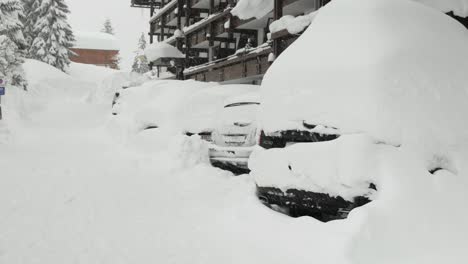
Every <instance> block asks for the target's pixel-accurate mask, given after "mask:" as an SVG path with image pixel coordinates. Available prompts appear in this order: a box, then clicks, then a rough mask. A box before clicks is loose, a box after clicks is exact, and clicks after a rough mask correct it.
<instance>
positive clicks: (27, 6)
mask: <svg viewBox="0 0 468 264" xmlns="http://www.w3.org/2000/svg"><path fill="white" fill-rule="evenodd" d="M21 1H22V3H23V10H24V12H23V13H24V16H21V17H20V18H21V22H22V23H23V35H24V39H25V40H26V44H27V45H28V49H29V47H31V45H32V42H33V40H34V39H35V38H36V36H34V24H36V22H37V20H38V16H37V12H35V11H37V10H38V9H39V5H40V1H35V0H21Z"/></svg>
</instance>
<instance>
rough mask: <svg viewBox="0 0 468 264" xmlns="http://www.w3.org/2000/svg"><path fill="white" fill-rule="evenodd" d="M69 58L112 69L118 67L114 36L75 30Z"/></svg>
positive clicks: (117, 51) (117, 50) (117, 53)
mask: <svg viewBox="0 0 468 264" xmlns="http://www.w3.org/2000/svg"><path fill="white" fill-rule="evenodd" d="M75 38H76V41H75V43H74V45H73V48H71V51H72V52H73V53H74V54H73V55H72V56H71V57H70V60H71V61H73V62H77V63H83V64H93V65H96V66H102V67H107V68H112V69H118V68H119V64H118V63H119V59H118V56H119V48H118V46H117V44H116V40H115V38H114V36H112V35H110V34H106V33H100V32H77V33H75Z"/></svg>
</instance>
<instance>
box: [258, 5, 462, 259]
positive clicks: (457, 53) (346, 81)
mask: <svg viewBox="0 0 468 264" xmlns="http://www.w3.org/2000/svg"><path fill="white" fill-rule="evenodd" d="M467 46H468V32H467V31H466V28H464V27H463V26H462V25H461V24H459V23H458V22H457V21H455V20H454V19H452V18H450V17H449V16H447V15H444V14H443V13H441V12H439V11H437V10H434V9H432V8H430V7H426V6H424V5H421V4H419V3H415V2H412V1H407V0H361V1H359V4H356V2H355V1H349V0H334V1H332V2H331V3H330V4H328V5H327V6H325V7H324V8H322V9H321V10H320V12H319V13H318V14H317V16H316V17H315V19H314V22H313V23H312V24H311V26H310V27H309V28H308V29H307V30H306V32H305V33H304V35H303V36H302V37H301V38H300V39H299V40H297V41H296V42H295V43H293V44H292V45H291V46H290V47H289V48H288V49H287V50H286V51H285V52H284V53H283V54H282V55H281V56H279V58H278V59H277V60H276V61H275V63H274V64H273V65H272V67H271V68H270V70H269V71H268V72H267V74H266V76H265V79H264V82H263V84H262V95H263V102H262V108H261V118H260V119H261V121H262V122H263V127H264V129H265V130H266V131H267V132H270V133H271V132H274V131H277V130H285V129H298V128H301V127H302V121H304V120H305V121H307V123H311V124H318V125H326V126H331V127H337V128H339V129H340V131H341V133H342V137H343V139H344V138H350V137H351V135H353V134H362V135H366V136H368V137H369V138H370V142H372V143H373V144H374V145H375V146H377V145H383V146H386V147H385V148H384V149H382V151H380V152H379V153H378V154H376V157H378V160H377V161H376V160H372V159H370V160H369V162H370V163H374V164H373V165H376V166H377V168H376V169H375V175H374V176H373V179H374V180H375V181H376V184H377V186H378V187H377V188H378V193H377V195H376V196H375V197H374V198H375V201H374V202H373V203H371V204H369V205H368V206H366V207H364V208H359V209H357V210H355V211H353V212H352V213H351V215H350V221H352V222H354V221H357V222H361V224H362V228H361V230H360V231H359V232H358V233H357V234H356V235H355V239H354V241H353V242H354V243H353V246H352V247H351V248H350V252H349V254H350V256H351V257H352V259H353V260H354V261H355V263H359V264H363V263H465V262H467V261H468V254H467V253H466V251H465V250H464V248H465V247H466V245H468V228H467V227H466V222H467V221H468V214H467V213H466V212H464V210H463V209H460V208H463V207H464V203H465V201H468V193H467V192H466V187H467V186H468V170H467V169H468V168H467V165H466V162H467V161H468V151H467V150H468V125H467V123H466V116H467V114H468V88H467V87H468V75H467V74H466V72H467V70H468V61H467V60H466V59H465V58H467V57H468V49H467V48H466V47H467ZM305 57H307V58H308V59H307V60H306V61H305V60H304V58H305ZM299 62H304V63H299ZM302 129H304V127H302ZM308 145H309V146H306V145H304V146H293V147H291V149H288V148H286V149H284V150H268V151H258V152H257V153H255V154H254V155H253V159H252V162H251V164H252V165H251V169H252V172H253V174H254V175H255V174H256V173H261V172H262V171H266V170H267V169H266V168H268V166H271V164H278V163H282V164H285V163H286V162H293V163H294V162H296V163H300V162H301V161H302V160H303V159H305V157H304V156H306V157H308V161H309V162H310V163H313V162H314V161H315V160H317V161H321V160H322V159H323V157H321V156H320V155H321V154H320V153H322V152H320V151H318V150H319V149H318V148H319V146H320V144H316V145H314V144H308ZM353 149H354V148H352V146H350V148H348V149H345V150H343V149H342V150H340V151H339V152H338V153H346V152H347V151H349V153H352V150H353ZM356 151H358V150H356ZM274 152H276V154H275V153H274ZM364 153H366V152H364ZM371 153H372V152H367V154H368V155H371ZM266 155H268V156H269V158H265V157H266ZM322 155H323V154H322ZM371 156H372V155H371ZM330 158H332V157H330ZM329 162H330V166H333V164H334V162H331V161H329ZM360 163H361V164H362V166H366V163H367V162H366V161H365V160H363V161H361V162H360ZM335 166H336V167H335V169H336V170H338V171H340V170H343V169H346V167H344V166H342V164H341V163H340V162H338V164H335ZM302 168H304V169H305V172H306V174H307V175H314V174H320V173H321V172H323V171H324V170H322V169H317V168H316V167H314V166H308V165H307V164H304V163H303V166H302ZM363 168H366V167H363ZM267 171H268V172H270V174H269V175H263V176H260V177H265V178H266V179H265V178H261V180H269V181H271V182H274V183H277V184H280V185H281V183H284V182H286V183H284V184H282V187H287V186H286V185H285V184H287V182H290V183H291V182H292V183H294V178H292V176H290V175H289V176H288V174H281V171H279V172H278V173H275V171H274V170H267ZM369 171H370V172H372V170H369ZM328 175H329V174H327V173H324V174H323V175H322V176H323V177H324V178H323V179H322V178H319V179H318V180H322V182H326V180H329V179H325V178H326V177H327V176H328ZM366 175H368V173H363V174H362V177H366ZM256 177H257V176H256ZM281 177H289V178H288V180H286V179H283V178H281ZM314 177H320V176H317V175H315V176H314ZM313 182H315V183H317V182H320V181H317V180H313ZM340 182H341V183H346V182H343V181H342V180H339V181H338V182H335V183H340ZM301 184H302V183H301ZM457 208H458V209H457Z"/></svg>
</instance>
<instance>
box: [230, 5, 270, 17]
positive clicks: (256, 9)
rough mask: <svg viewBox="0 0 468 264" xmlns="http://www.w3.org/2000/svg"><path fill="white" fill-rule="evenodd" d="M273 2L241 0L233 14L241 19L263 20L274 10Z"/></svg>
mask: <svg viewBox="0 0 468 264" xmlns="http://www.w3.org/2000/svg"><path fill="white" fill-rule="evenodd" d="M273 7H274V1H272V0H239V1H238V2H237V4H236V6H235V7H234V8H233V9H232V11H231V14H232V15H234V16H237V17H238V18H240V19H244V20H245V19H250V18H253V17H255V18H259V19H260V18H262V17H264V16H266V15H267V14H268V13H270V12H271V11H272V10H273Z"/></svg>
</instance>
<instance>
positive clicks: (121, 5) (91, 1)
mask: <svg viewBox="0 0 468 264" xmlns="http://www.w3.org/2000/svg"><path fill="white" fill-rule="evenodd" d="M65 1H66V2H67V4H68V7H69V8H70V11H71V14H70V17H69V21H70V24H71V25H72V27H73V30H75V31H91V32H93V31H94V32H99V31H100V30H101V28H102V25H103V23H104V20H105V19H106V18H110V19H111V21H112V24H113V26H114V29H115V32H116V34H115V36H116V38H117V39H118V41H119V45H120V56H121V58H122V61H121V64H120V66H121V68H122V69H123V70H129V69H130V68H131V64H132V62H133V57H134V51H135V50H136V49H137V44H138V38H139V37H140V34H141V33H142V32H145V34H147V33H148V31H149V26H148V21H149V10H148V9H140V8H132V7H130V0H65ZM146 37H147V38H146V40H147V41H149V39H148V35H146Z"/></svg>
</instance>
